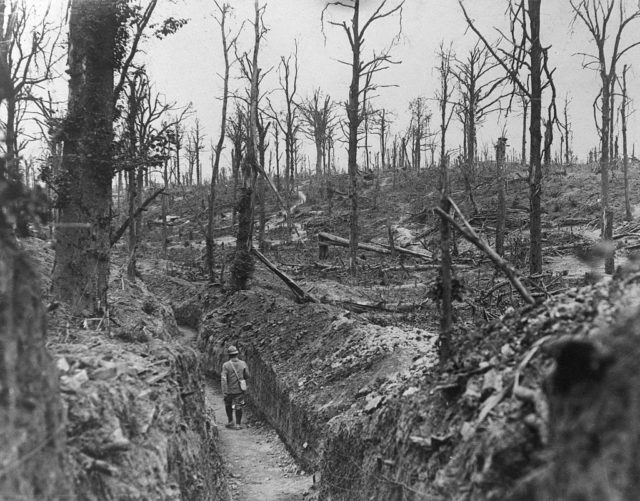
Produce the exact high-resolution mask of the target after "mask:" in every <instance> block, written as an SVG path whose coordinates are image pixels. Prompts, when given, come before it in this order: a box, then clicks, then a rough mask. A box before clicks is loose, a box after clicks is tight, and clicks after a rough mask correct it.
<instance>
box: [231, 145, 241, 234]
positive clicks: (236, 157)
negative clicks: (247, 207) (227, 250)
mask: <svg viewBox="0 0 640 501" xmlns="http://www.w3.org/2000/svg"><path fill="white" fill-rule="evenodd" d="M238 148H239V146H236V147H235V148H234V150H233V152H232V153H231V158H232V160H231V171H232V172H231V175H232V177H233V210H232V213H231V224H232V225H234V226H235V224H236V220H237V218H238V204H237V200H238V176H239V175H240V153H239V149H238Z"/></svg>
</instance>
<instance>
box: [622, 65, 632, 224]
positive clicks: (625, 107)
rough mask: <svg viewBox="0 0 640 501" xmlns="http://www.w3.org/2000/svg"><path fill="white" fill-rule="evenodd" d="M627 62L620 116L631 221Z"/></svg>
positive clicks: (626, 205)
mask: <svg viewBox="0 0 640 501" xmlns="http://www.w3.org/2000/svg"><path fill="white" fill-rule="evenodd" d="M628 70H629V66H627V65H626V64H625V65H624V67H623V69H622V83H621V87H622V89H621V90H622V104H621V105H620V118H621V120H622V173H623V176H624V213H625V219H626V220H627V221H631V220H632V219H633V215H632V213H631V201H630V200H629V148H628V144H627V118H628V117H629V95H628V93H627V71H628Z"/></svg>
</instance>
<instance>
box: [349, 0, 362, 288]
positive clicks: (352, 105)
mask: <svg viewBox="0 0 640 501" xmlns="http://www.w3.org/2000/svg"><path fill="white" fill-rule="evenodd" d="M351 29H352V33H353V34H354V35H353V43H352V62H351V85H350V86H349V102H348V106H347V117H348V119H349V151H348V170H349V199H350V200H351V212H350V221H349V271H350V272H351V275H353V276H355V275H356V274H357V269H358V268H357V264H358V263H357V255H358V125H359V123H360V122H359V121H360V103H359V96H360V0H355V4H354V10H353V19H352V21H351Z"/></svg>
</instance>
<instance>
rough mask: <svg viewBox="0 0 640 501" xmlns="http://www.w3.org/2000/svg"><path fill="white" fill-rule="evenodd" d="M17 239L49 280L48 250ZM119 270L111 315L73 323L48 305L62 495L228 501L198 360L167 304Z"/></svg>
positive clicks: (113, 285) (116, 269)
mask: <svg viewBox="0 0 640 501" xmlns="http://www.w3.org/2000/svg"><path fill="white" fill-rule="evenodd" d="M22 244H23V245H24V247H25V248H27V249H28V250H29V251H30V254H31V255H32V256H33V257H35V258H36V260H37V263H38V268H39V270H40V271H41V272H42V273H44V276H45V280H44V281H45V283H46V276H47V273H48V271H49V270H50V265H51V263H52V252H51V250H50V249H47V247H46V245H44V242H42V241H37V240H35V239H31V240H28V241H24V242H22ZM116 263H117V260H116ZM120 272H121V268H119V267H118V266H115V267H114V270H113V272H112V283H111V286H110V307H111V309H110V315H109V318H108V319H84V321H82V322H81V323H80V324H77V323H76V321H74V319H73V318H71V317H70V316H69V315H68V314H67V313H66V308H65V305H64V304H57V303H56V304H55V305H52V306H51V309H53V310H54V311H53V312H52V313H50V315H49V334H48V342H47V348H48V351H49V352H50V353H51V356H52V357H53V360H54V363H55V366H56V368H57V372H58V377H59V384H60V389H61V394H62V402H63V405H64V410H65V420H64V421H62V422H63V423H66V426H65V431H66V447H65V448H64V454H65V457H66V474H67V475H68V476H69V477H70V479H71V482H72V485H73V488H72V493H70V494H69V496H70V498H77V499H88V500H90V499H96V500H97V499H100V500H108V499H113V500H122V499H130V500H135V499H139V500H143V499H159V500H160V499H162V500H183V499H189V500H191V499H193V500H196V499H221V500H225V499H229V495H228V490H227V486H226V479H225V476H224V473H223V469H222V462H221V458H220V454H219V451H218V446H217V441H216V437H217V426H216V424H215V421H214V420H213V416H212V415H211V414H210V413H207V412H206V407H205V395H204V389H205V385H204V377H203V373H202V366H201V357H200V355H199V354H198V353H197V352H196V350H194V348H193V347H192V346H190V345H189V343H188V342H183V341H184V339H183V337H182V335H181V334H180V332H179V330H178V327H177V323H176V320H175V317H174V314H173V311H172V309H171V308H170V307H169V306H168V305H167V304H166V303H164V302H163V301H162V300H159V299H158V298H157V297H156V296H155V295H154V294H153V293H151V292H150V291H149V290H148V289H147V287H146V285H145V284H144V283H143V282H141V281H136V282H135V283H132V282H130V281H128V280H127V279H126V278H125V277H124V276H122V275H121V274H120ZM47 499H53V498H49V497H48V498H47ZM64 499H67V497H64Z"/></svg>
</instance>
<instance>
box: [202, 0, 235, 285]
mask: <svg viewBox="0 0 640 501" xmlns="http://www.w3.org/2000/svg"><path fill="white" fill-rule="evenodd" d="M215 4H216V7H217V9H218V12H219V14H218V18H217V21H218V25H219V26H220V36H221V38H222V53H223V55H224V75H223V76H222V82H223V90H222V111H221V116H220V135H219V136H218V142H217V143H216V145H215V148H213V154H214V160H213V167H212V173H211V185H210V189H209V201H208V206H207V232H206V235H205V242H206V256H205V265H206V268H207V271H208V274H209V280H210V281H212V282H213V281H214V280H215V270H214V265H215V263H214V256H213V225H214V215H215V211H214V207H215V199H216V180H217V178H218V172H219V170H220V156H221V155H222V149H223V148H224V139H225V135H226V133H227V107H228V105H229V73H230V70H231V65H232V61H231V60H230V59H229V51H230V50H231V48H233V47H235V44H236V41H237V40H238V37H239V36H240V30H238V32H237V33H236V34H235V35H232V34H231V32H230V31H228V30H227V28H226V23H227V16H228V15H229V12H230V11H231V8H232V7H231V5H230V4H229V3H224V4H222V5H220V4H219V3H218V2H215ZM232 156H233V154H232Z"/></svg>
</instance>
